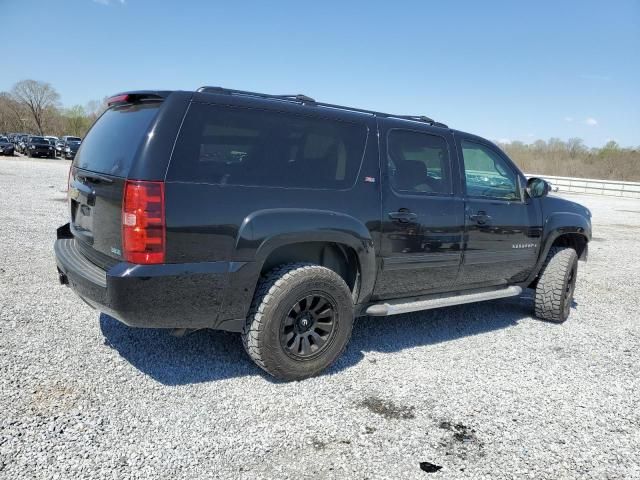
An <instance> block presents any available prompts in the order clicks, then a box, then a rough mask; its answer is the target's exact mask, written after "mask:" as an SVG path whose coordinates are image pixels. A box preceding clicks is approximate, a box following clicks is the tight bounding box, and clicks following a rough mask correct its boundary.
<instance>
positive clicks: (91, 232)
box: [69, 101, 162, 266]
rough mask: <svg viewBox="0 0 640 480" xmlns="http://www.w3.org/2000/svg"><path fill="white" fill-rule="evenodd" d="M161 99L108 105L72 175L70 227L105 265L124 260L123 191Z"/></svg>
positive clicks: (84, 248) (85, 248)
mask: <svg viewBox="0 0 640 480" xmlns="http://www.w3.org/2000/svg"><path fill="white" fill-rule="evenodd" d="M161 106H162V103H161V102H159V101H152V102H140V103H135V104H127V105H121V106H116V107H112V108H110V109H108V110H107V111H106V112H105V113H104V114H103V115H102V117H100V119H99V120H98V121H97V122H96V123H95V125H94V126H93V127H92V128H91V130H90V131H89V133H88V134H87V136H86V138H85V140H84V141H83V142H82V145H81V147H80V149H79V151H78V154H77V156H76V159H75V161H74V162H73V165H72V169H71V172H70V178H69V207H70V210H71V224H70V228H71V232H72V233H73V235H74V237H75V238H76V240H78V242H79V247H80V248H81V250H82V251H83V252H84V253H85V254H86V255H87V256H88V257H89V258H90V259H92V260H93V261H94V263H97V264H99V265H101V266H106V265H108V264H109V263H112V261H118V260H121V259H122V234H121V231H122V195H123V191H124V184H125V181H126V178H127V176H128V175H129V172H130V170H131V168H132V166H133V164H134V161H135V159H136V157H137V155H138V153H139V151H140V149H141V148H142V147H143V145H144V143H145V140H147V139H149V135H148V134H149V131H150V128H151V126H152V123H153V121H154V119H155V118H156V116H157V114H158V112H159V111H160V108H161Z"/></svg>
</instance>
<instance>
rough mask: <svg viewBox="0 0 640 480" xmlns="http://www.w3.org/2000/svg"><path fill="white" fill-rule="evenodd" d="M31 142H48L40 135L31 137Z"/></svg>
mask: <svg viewBox="0 0 640 480" xmlns="http://www.w3.org/2000/svg"><path fill="white" fill-rule="evenodd" d="M31 142H32V143H49V142H47V141H46V140H45V139H44V138H42V137H31Z"/></svg>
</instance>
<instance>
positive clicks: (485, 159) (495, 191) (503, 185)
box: [462, 140, 520, 200]
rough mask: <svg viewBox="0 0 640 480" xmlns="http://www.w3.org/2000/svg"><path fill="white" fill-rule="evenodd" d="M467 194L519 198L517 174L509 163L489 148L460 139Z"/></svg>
mask: <svg viewBox="0 0 640 480" xmlns="http://www.w3.org/2000/svg"><path fill="white" fill-rule="evenodd" d="M462 154H463V157H464V173H465V177H466V184H467V195H469V196H472V197H487V198H499V199H502V200H519V199H520V195H519V190H518V187H517V176H516V173H515V172H514V171H513V169H512V168H511V167H510V166H509V164H508V163H507V162H506V161H505V160H504V158H502V157H501V156H500V155H498V153H497V152H494V151H493V150H492V149H491V148H489V147H487V146H485V145H481V144H479V143H474V142H469V141H467V140H462Z"/></svg>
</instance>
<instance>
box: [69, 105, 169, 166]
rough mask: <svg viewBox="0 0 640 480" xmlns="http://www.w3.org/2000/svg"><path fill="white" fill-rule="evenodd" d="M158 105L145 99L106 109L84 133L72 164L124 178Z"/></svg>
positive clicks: (156, 111)
mask: <svg viewBox="0 0 640 480" xmlns="http://www.w3.org/2000/svg"><path fill="white" fill-rule="evenodd" d="M160 105H161V103H160V102H146V103H139V104H135V105H123V106H121V107H114V108H110V109H109V110H107V111H106V112H105V113H104V114H103V115H102V116H101V117H100V119H99V120H98V121H97V122H96V123H95V125H94V126H93V127H91V130H89V133H87V136H86V137H85V139H84V141H83V142H82V146H81V148H80V150H79V151H78V155H77V156H76V159H75V165H76V166H77V167H79V168H83V169H85V170H90V171H92V172H97V173H104V174H108V175H113V176H116V177H126V176H127V174H128V173H129V170H130V169H131V166H132V164H133V160H134V157H135V154H136V151H137V150H138V147H139V146H140V144H141V142H142V140H143V138H144V136H145V135H146V134H147V131H148V130H149V126H150V124H151V122H152V121H153V119H154V118H155V116H156V114H157V113H158V110H159V109H160ZM71 138H72V137H71ZM71 138H68V140H71ZM78 140H79V139H78Z"/></svg>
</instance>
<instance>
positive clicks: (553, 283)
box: [535, 247, 578, 323]
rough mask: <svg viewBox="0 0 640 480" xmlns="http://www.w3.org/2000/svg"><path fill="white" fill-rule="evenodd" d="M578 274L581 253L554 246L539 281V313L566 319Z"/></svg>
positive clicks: (538, 315)
mask: <svg viewBox="0 0 640 480" xmlns="http://www.w3.org/2000/svg"><path fill="white" fill-rule="evenodd" d="M577 276H578V254H577V253H576V251H575V250H574V249H573V248H567V247H552V248H551V250H549V254H548V255H547V259H546V261H545V265H544V267H543V268H542V272H541V273H540V277H539V279H538V284H537V285H536V298H535V309H536V316H537V317H538V318H542V319H543V320H549V321H552V322H558V323H560V322H564V321H565V320H566V319H567V318H568V317H569V313H570V312H571V304H572V303H573V292H574V290H575V286H576V278H577Z"/></svg>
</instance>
